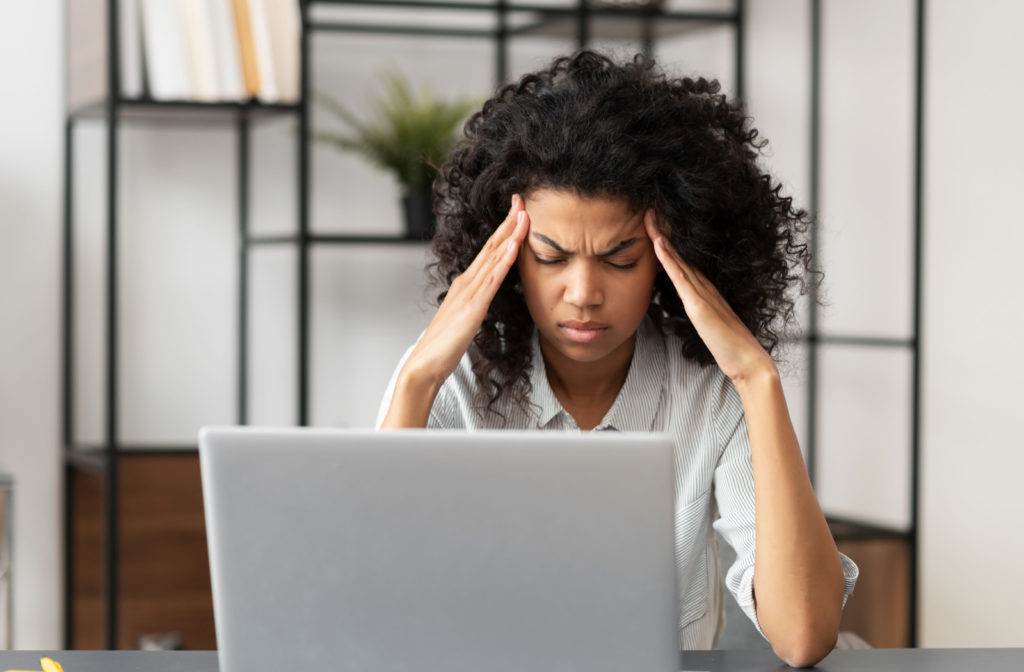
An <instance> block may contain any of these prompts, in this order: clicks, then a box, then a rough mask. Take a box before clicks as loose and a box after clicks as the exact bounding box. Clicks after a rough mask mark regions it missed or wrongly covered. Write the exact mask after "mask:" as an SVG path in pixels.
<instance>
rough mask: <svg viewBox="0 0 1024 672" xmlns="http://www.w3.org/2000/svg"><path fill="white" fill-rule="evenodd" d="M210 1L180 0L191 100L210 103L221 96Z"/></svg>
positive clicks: (179, 8) (179, 9) (179, 6)
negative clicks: (211, 28) (208, 3)
mask: <svg viewBox="0 0 1024 672" xmlns="http://www.w3.org/2000/svg"><path fill="white" fill-rule="evenodd" d="M206 5H207V0H178V11H179V16H180V18H181V25H182V33H183V35H184V37H185V57H186V60H187V62H188V68H189V73H190V75H191V76H190V78H189V79H190V81H191V83H192V87H191V88H192V95H191V96H189V98H190V99H191V100H198V101H203V102H210V101H213V100H217V99H219V98H220V92H219V91H218V86H217V66H216V64H215V63H214V60H213V59H214V49H213V34H212V33H211V30H210V22H209V13H208V11H207V7H206Z"/></svg>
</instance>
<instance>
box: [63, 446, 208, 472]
mask: <svg viewBox="0 0 1024 672" xmlns="http://www.w3.org/2000/svg"><path fill="white" fill-rule="evenodd" d="M198 451H199V447H198V446H197V445H196V444H185V443H183V444H177V445H174V444H145V443H135V444H122V445H119V446H117V453H118V456H119V457H123V456H133V455H189V454H194V453H196V452H198ZM64 461H65V463H67V464H68V465H70V466H73V467H79V468H82V469H86V470H89V471H98V472H100V473H103V472H105V471H106V466H107V448H106V446H101V445H99V444H79V445H75V446H72V447H71V448H66V449H65V450H64Z"/></svg>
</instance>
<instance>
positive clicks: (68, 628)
mask: <svg viewBox="0 0 1024 672" xmlns="http://www.w3.org/2000/svg"><path fill="white" fill-rule="evenodd" d="M68 1H69V3H71V2H75V1H76V0H68ZM102 1H103V2H104V3H105V6H106V12H107V21H106V30H107V34H106V39H105V44H106V47H107V53H108V54H109V56H110V57H109V58H108V59H107V62H106V66H105V80H106V91H107V92H108V95H105V96H104V97H103V98H102V99H99V100H95V101H92V102H89V103H88V104H85V105H82V106H78V107H75V108H74V109H71V110H69V111H68V113H67V118H66V126H65V166H66V168H65V194H64V199H65V200H64V248H63V264H64V299H63V316H64V334H63V353H64V366H63V372H64V375H63V402H64V403H63V443H64V484H65V485H64V493H65V549H66V551H65V568H66V571H65V581H66V583H65V626H64V638H65V646H70V645H72V644H73V642H74V641H75V640H74V635H75V622H74V609H73V607H74V605H73V603H72V596H73V595H74V592H75V573H74V567H75V561H76V557H75V548H76V539H75V537H74V534H73V530H72V521H73V520H75V515H76V511H75V509H74V503H75V501H76V491H75V484H76V483H79V482H80V480H79V479H80V477H81V476H82V475H83V474H89V475H91V476H93V477H98V478H99V479H100V480H101V482H102V493H103V495H102V496H103V502H102V519H103V522H102V525H100V526H99V527H100V528H101V536H102V537H103V539H102V548H103V560H102V565H103V567H102V572H103V576H102V581H101V583H102V590H103V598H102V607H103V610H104V628H103V637H104V647H105V648H110V649H113V648H118V646H119V644H123V642H119V641H118V633H119V631H120V630H119V627H120V614H119V597H120V595H119V590H118V586H119V585H120V581H119V579H120V573H119V549H120V546H119V537H120V535H119V533H120V530H121V527H120V525H121V519H120V515H121V512H120V509H119V504H120V498H121V496H122V494H123V492H124V483H122V480H121V473H120V468H119V464H120V463H121V461H122V460H121V458H122V457H123V456H125V455H128V454H130V455H131V456H132V457H133V458H134V457H145V456H153V457H161V456H163V457H169V456H180V455H183V454H184V455H188V454H192V455H193V457H194V453H195V446H194V445H190V446H162V447H154V446H130V445H126V444H125V442H123V441H122V440H121V437H120V435H119V431H118V427H119V418H120V414H119V397H120V390H119V389H118V385H117V381H118V361H119V352H120V349H121V348H120V346H121V344H120V343H119V341H118V323H119V318H120V307H119V306H118V285H119V278H118V256H117V250H118V240H119V235H120V233H121V231H122V228H123V226H122V223H121V222H119V221H118V217H117V211H116V207H115V206H116V203H117V195H118V188H119V187H118V184H119V179H120V177H121V175H120V173H119V165H118V147H119V131H120V130H121V129H122V128H123V127H124V125H126V124H157V125H159V124H164V123H167V122H174V123H180V122H189V123H197V124H213V125H216V126H217V127H222V128H224V129H225V130H226V131H229V132H233V133H234V134H235V135H236V137H237V155H236V157H235V159H236V165H237V175H238V178H237V185H236V192H235V194H234V195H233V196H234V198H235V199H236V201H237V207H238V222H237V228H238V241H239V245H238V256H237V263H238V273H239V276H238V279H239V295H238V325H239V331H238V334H237V338H238V360H237V363H238V372H239V379H238V393H237V398H238V407H237V409H236V421H237V422H238V423H239V424H246V423H247V422H248V420H249V399H248V388H249V384H248V379H249V367H248V357H249V354H248V353H249V334H248V333H247V327H246V325H247V323H248V312H249V292H248V288H249V274H250V255H251V252H252V250H253V249H255V248H257V247H265V246H278V245H287V246H293V248H294V249H295V251H296V253H297V260H298V262H297V270H296V273H297V276H296V280H297V295H296V299H297V311H296V314H295V320H296V325H297V335H298V338H297V352H296V353H295V356H296V363H297V368H296V370H297V376H298V380H297V390H298V394H297V398H296V414H295V417H296V418H297V422H298V424H300V425H306V424H309V419H310V412H309V409H310V370H311V362H310V349H309V343H310V323H311V319H310V318H311V315H310V312H311V307H310V300H309V297H310V284H311V273H310V251H311V249H312V248H314V247H316V246H320V245H364V244H387V245H422V244H423V243H422V241H416V240H409V239H404V238H400V237H394V236H376V235H366V236H356V235H328V234H319V233H314V232H312V231H311V229H310V208H309V203H310V197H311V194H310V148H309V141H308V138H309V135H310V134H309V130H310V116H311V110H310V104H309V100H310V96H309V93H310V91H311V90H312V82H311V72H310V65H309V64H310V63H311V59H310V50H311V37H312V36H313V35H316V34H329V33H363V34H367V33H369V34H393V35H419V36H437V37H451V38H461V37H467V38H482V37H483V38H488V39H492V40H493V41H494V49H495V51H494V65H495V68H494V79H495V82H496V84H501V83H504V82H505V81H507V80H508V78H509V72H508V63H509V41H510V40H511V39H513V38H521V37H522V38H525V37H534V36H542V37H551V36H560V37H572V38H574V39H575V42H576V44H577V45H578V46H585V45H588V44H590V43H591V42H592V41H593V40H596V39H632V40H636V41H637V42H639V43H640V44H641V45H642V48H643V50H644V51H645V52H646V53H648V54H652V53H653V52H654V48H655V44H656V41H657V40H659V39H662V38H664V37H668V36H681V35H686V34H688V33H691V32H695V31H700V30H703V29H705V28H707V27H709V26H728V27H729V28H730V29H731V30H732V33H733V37H734V48H735V72H734V75H733V76H734V83H735V84H734V89H735V93H736V95H737V96H739V97H740V98H742V97H743V91H744V73H743V62H744V26H745V22H744V17H745V12H744V6H745V2H744V0H736V3H735V9H734V11H730V12H671V11H662V10H652V9H641V8H632V9H628V8H614V7H609V6H601V7H597V6H590V5H589V4H588V3H587V1H586V0H576V1H575V4H573V5H567V6H565V7H561V8H553V7H550V6H540V5H529V4H518V3H510V2H508V0H495V1H494V2H484V3H469V2H456V1H452V2H443V1H424V2H417V1H416V0H317V1H315V2H314V1H311V0H302V1H301V2H300V7H301V25H302V34H301V42H300V45H301V46H300V73H301V74H300V98H299V101H298V102H297V103H295V104H291V105H266V104H262V103H259V102H255V101H252V102H244V103H195V102H188V101H178V102H156V101H152V100H131V99H125V98H123V97H121V96H119V95H116V92H118V91H120V90H121V87H120V81H119V77H120V75H119V73H120V63H119V54H118V49H117V45H118V44H119V40H118V34H119V26H118V12H117V8H118V2H117V0H102ZM922 4H923V3H922V2H921V0H918V6H919V8H920V7H921V6H922ZM328 6H336V7H338V6H363V7H373V8H375V9H379V10H394V12H395V13H396V14H397V15H398V16H399V19H401V18H402V14H401V12H403V11H409V10H438V11H452V12H458V13H462V14H467V15H469V14H472V15H474V16H479V17H481V19H480V20H481V26H480V27H460V28H456V27H451V26H449V27H430V26H424V25H419V26H413V25H410V24H409V23H408V22H407V21H405V22H403V21H402V20H398V21H394V22H377V21H372V22H366V21H356V20H342V21H339V20H329V21H328V20H316V19H315V18H313V14H314V11H315V10H316V9H317V8H319V7H328ZM813 8H814V17H815V18H814V22H813V25H812V27H811V29H812V34H813V35H814V63H815V69H814V71H813V72H812V73H811V75H812V82H813V95H812V108H813V109H812V112H813V114H812V118H813V123H812V129H811V133H812V157H811V161H812V171H811V173H812V179H815V176H816V174H817V161H818V153H819V150H818V128H819V124H818V122H817V120H818V118H819V114H818V108H819V106H820V95H819V87H818V85H817V84H818V79H819V78H820V69H819V68H818V67H817V63H818V58H819V56H820V39H819V37H818V36H819V35H820V0H813ZM921 20H922V19H921V14H920V9H919V18H918V21H919V24H920V22H921ZM918 30H919V34H918V39H919V41H920V39H921V38H920V35H921V33H920V26H919V29H918ZM552 55H554V54H552ZM918 58H919V59H920V58H921V56H920V44H919V54H918ZM919 81H920V71H919ZM110 92H113V95H111V93H110ZM917 95H918V130H919V129H920V90H918V93H917ZM282 116H287V117H292V118H294V119H295V120H296V122H297V127H298V137H299V138H300V141H298V142H296V161H297V176H296V188H297V192H298V198H297V207H296V212H295V218H296V219H295V221H296V230H295V233H294V234H290V235H253V234H252V233H251V232H250V227H249V223H250V212H249V202H250V183H251V177H250V165H251V162H252V157H251V134H252V127H253V125H255V124H259V123H260V122H261V121H263V120H267V119H279V118H281V117H282ZM91 122H99V123H102V124H104V125H105V127H106V128H108V129H109V132H108V133H107V135H106V141H105V143H106V144H105V148H104V154H105V162H106V176H107V191H106V194H105V205H106V216H105V224H106V250H107V258H106V264H105V277H104V283H105V293H106V308H105V315H104V322H105V325H106V342H105V344H104V353H105V359H106V362H105V367H106V368H105V372H106V380H105V385H104V390H103V397H104V399H105V408H104V418H103V440H102V441H101V442H100V443H98V444H91V445H84V444H82V443H80V442H78V441H77V440H76V437H75V436H74V409H75V399H74V394H73V390H74V383H75V381H74V370H75V359H74V343H75V333H74V331H75V329H74V325H75V308H76V307H75V305H74V298H73V297H74V293H73V288H74V277H75V268H74V241H75V227H74V221H73V220H74V217H73V211H74V208H73V206H74V204H73V202H72V196H73V191H74V190H73V184H74V174H73V173H74V171H73V164H74V161H73V159H74V144H75V131H76V129H77V128H78V127H80V125H82V124H83V123H91ZM917 143H918V144H917V147H918V149H917V151H918V155H919V152H920V135H918V139H917ZM917 175H918V179H917V187H916V188H917V190H918V198H917V200H916V212H917V214H916V217H917V230H918V239H917V241H918V242H917V246H918V248H919V247H920V198H919V193H920V160H919V156H918V162H917ZM811 193H812V204H811V210H812V212H813V211H815V210H816V209H817V203H816V198H817V193H818V186H817V181H816V179H815V182H814V183H813V184H812V189H811ZM916 273H917V275H916V282H917V285H916V287H917V289H916V293H915V297H916V298H915V335H914V337H913V338H912V339H909V340H900V339H870V338H860V337H844V336H837V335H828V336H826V335H822V334H819V333H818V331H817V326H816V313H815V312H814V310H813V309H812V313H811V323H810V325H809V327H810V328H809V330H808V332H807V334H806V336H805V339H804V340H805V341H806V344H807V346H808V352H809V357H810V368H809V383H810V388H811V391H810V394H809V395H808V400H809V401H808V418H809V426H808V437H809V445H808V454H809V460H808V461H809V465H808V466H809V469H810V471H811V474H812V478H813V475H814V473H815V464H816V462H815V454H816V447H815V444H814V437H815V435H816V432H817V429H816V424H815V423H816V418H817V410H816V406H815V399H814V396H815V395H814V390H815V389H816V386H817V375H818V374H817V369H816V367H815V362H816V361H817V348H818V346H819V345H820V344H825V343H829V344H833V343H837V344H845V345H850V346H868V347H896V348H912V350H913V353H914V362H915V374H914V375H915V380H914V391H915V393H914V400H913V411H912V412H913V414H914V436H913V451H914V460H915V465H916V464H917V462H918V447H917V445H918V431H917V416H918V415H919V402H918V395H917V390H918V389H919V357H918V352H919V343H920V335H919V333H920V332H919V330H920V320H919V310H918V309H917V306H918V305H919V303H920V298H919V297H920V289H919V287H920V263H919V261H918V266H917V270H916ZM914 474H915V477H914V484H913V500H914V502H915V505H914V513H913V521H914V527H913V530H914V531H911V532H910V533H909V534H908V536H907V539H908V541H909V543H910V544H911V548H912V549H914V550H913V552H914V553H915V554H916V528H917V510H916V501H917V477H916V474H917V469H916V467H915V469H914ZM833 529H834V530H835V531H838V534H837V538H839V537H840V536H841V535H842V534H845V535H847V536H848V537H850V538H854V537H857V538H864V535H865V534H866V533H867V532H870V529H871V528H870V527H869V526H863V525H862V526H859V527H858V526H857V525H852V526H851V525H846V527H844V528H842V529H840V526H839V525H838V524H836V525H834V526H833ZM844 530H845V531H844ZM876 532H878V531H877V530H876ZM878 534H880V535H882V536H886V535H889V536H891V534H892V532H891V531H885V530H883V531H881V532H878ZM876 536H877V535H876ZM79 541H80V540H79ZM914 566H916V555H915V562H914V564H912V567H914ZM914 584H915V582H914V581H913V580H912V581H911V590H912V595H916V590H915V587H914ZM915 602H916V599H912V600H911V608H912V609H913V605H914V603H915ZM911 614H912V615H911V623H912V624H913V623H914V622H915V618H916V616H915V615H914V612H913V611H912V612H911ZM210 625H211V627H212V620H211V622H210ZM911 632H912V633H913V627H912V628H911Z"/></svg>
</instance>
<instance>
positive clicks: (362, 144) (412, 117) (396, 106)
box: [313, 72, 476, 239]
mask: <svg viewBox="0 0 1024 672" xmlns="http://www.w3.org/2000/svg"><path fill="white" fill-rule="evenodd" d="M381 79H382V82H383V84H384V86H385V93H384V95H382V96H380V97H378V98H377V99H376V100H374V102H373V108H374V109H373V114H372V115H371V116H370V117H369V119H370V121H363V120H362V119H360V118H359V117H357V116H356V115H355V114H353V113H352V111H351V110H349V109H348V108H347V107H346V106H345V105H343V104H342V103H341V102H340V101H339V100H337V99H336V98H334V97H332V96H330V95H328V94H326V93H323V92H319V93H318V94H317V99H318V101H319V102H320V103H321V104H322V105H323V106H324V108H326V109H327V110H328V111H330V112H331V113H332V114H334V116H335V117H337V118H338V119H339V120H340V121H342V122H343V123H344V124H345V125H346V126H348V128H349V133H347V134H339V133H333V132H330V131H316V132H315V133H314V134H313V138H314V140H318V141H321V142H326V143H329V144H331V145H334V146H335V147H337V148H338V149H340V150H342V151H351V152H355V153H357V154H359V155H361V156H363V157H364V158H366V159H367V160H368V161H370V162H371V163H372V164H374V165H376V166H378V167H380V168H384V169H386V170H389V171H391V172H392V173H393V174H394V176H395V178H396V179H397V180H398V183H399V184H400V185H401V187H402V190H403V194H402V206H403V210H404V212H405V225H406V233H407V235H408V236H409V237H411V238H417V239H426V238H430V237H431V236H432V235H433V232H434V214H433V208H432V196H431V190H430V188H431V184H432V183H433V181H434V177H435V176H436V175H437V168H436V167H435V166H440V165H441V164H442V163H444V161H445V159H446V158H447V157H448V154H449V153H450V152H451V150H452V148H453V147H454V146H455V143H456V141H457V135H456V130H457V129H458V127H459V126H460V122H462V120H463V119H464V118H465V116H466V115H467V114H468V113H469V111H470V110H471V109H473V108H474V107H475V106H476V101H472V100H466V99H463V100H455V101H444V100H439V99H437V98H436V97H435V96H434V95H433V93H432V92H431V91H430V89H429V88H424V89H423V90H422V91H421V92H420V93H419V94H418V95H417V94H416V93H415V92H414V91H413V90H412V87H411V86H410V85H409V83H408V82H407V81H406V79H405V78H404V77H402V76H401V75H400V74H398V73H397V72H388V73H385V74H384V75H383V76H382V78H381Z"/></svg>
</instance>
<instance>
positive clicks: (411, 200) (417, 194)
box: [402, 191, 436, 240]
mask: <svg viewBox="0 0 1024 672" xmlns="http://www.w3.org/2000/svg"><path fill="white" fill-rule="evenodd" d="M402 212H403V213H405V234H406V235H407V236H408V237H409V238H412V239H414V240H430V239H431V238H433V237H434V229H435V226H436V220H435V219H434V208H433V196H432V195H431V193H430V192H429V191H414V192H409V193H407V194H405V195H404V196H402Z"/></svg>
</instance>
